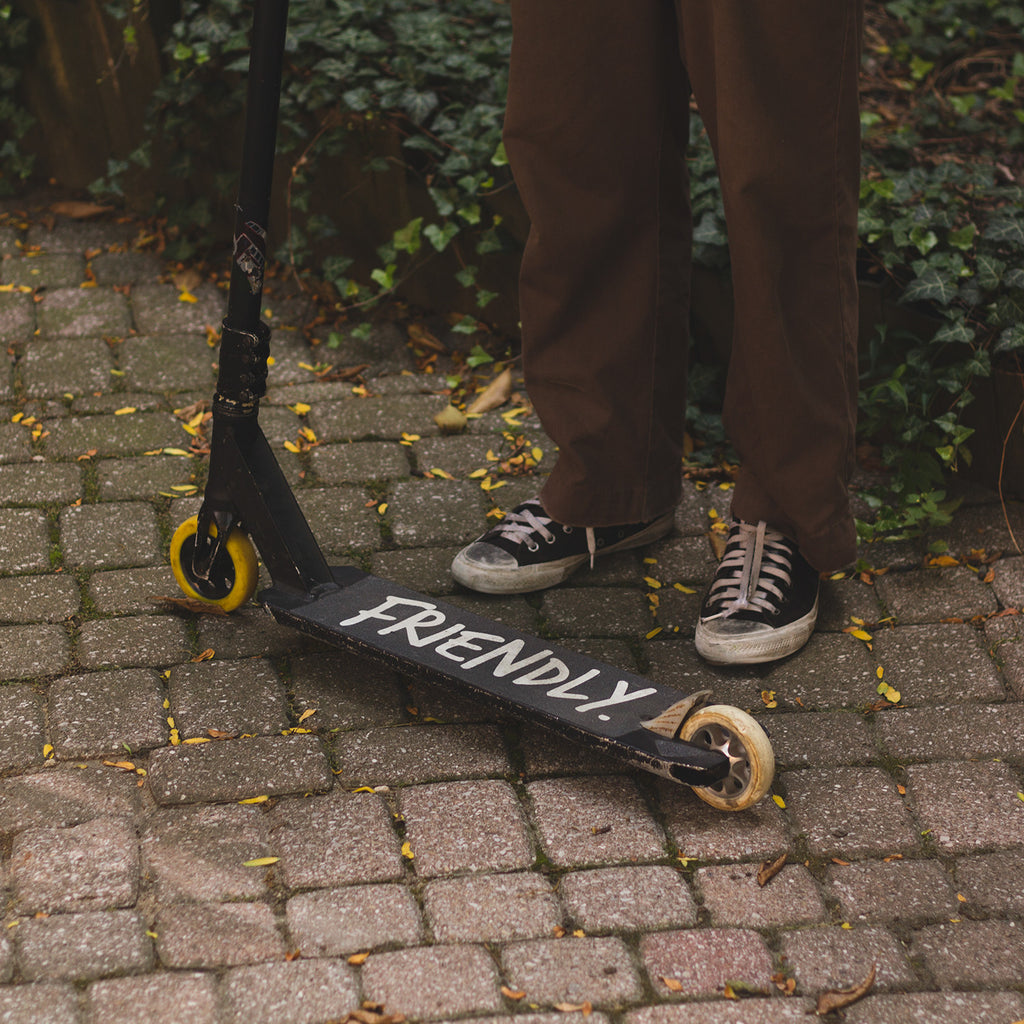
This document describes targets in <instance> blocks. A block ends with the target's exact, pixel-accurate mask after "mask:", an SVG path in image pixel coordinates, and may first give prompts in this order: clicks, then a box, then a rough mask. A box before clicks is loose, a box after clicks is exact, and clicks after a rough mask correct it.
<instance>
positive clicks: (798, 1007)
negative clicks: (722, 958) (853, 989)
mask: <svg viewBox="0 0 1024 1024" xmlns="http://www.w3.org/2000/svg"><path fill="white" fill-rule="evenodd" d="M813 1013H814V1004H813V1003H811V1002H809V1001H806V1000H803V999H787V1000H785V1001H784V1002H783V1001H782V1000H780V999H744V1000H743V1001H742V1002H741V1003H739V1004H737V1003H736V1002H724V1001H722V1000H714V1001H711V1002H708V1001H706V1000H702V1001H701V1002H699V1003H667V1004H663V1005H661V1006H645V1007H642V1008H641V1009H639V1010H633V1011H632V1012H630V1013H628V1014H626V1016H625V1018H624V1019H625V1021H626V1024H806V1022H807V1020H808V1019H809V1018H810V1016H811V1015H812V1014H813Z"/></svg>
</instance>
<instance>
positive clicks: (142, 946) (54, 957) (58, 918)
mask: <svg viewBox="0 0 1024 1024" xmlns="http://www.w3.org/2000/svg"><path fill="white" fill-rule="evenodd" d="M15 942H16V943H17V947H18V966H19V968H20V970H21V976H22V978H23V979H24V980H25V981H55V980H67V981H82V980H91V979H93V978H103V977H107V976H109V975H112V974H134V973H138V972H142V971H148V970H152V967H153V944H152V942H151V941H150V940H149V938H148V937H147V936H146V925H145V922H144V921H143V920H142V917H141V915H139V914H138V913H137V912H136V911H134V910H109V911H105V912H103V911H97V912H91V913H84V914H57V915H54V916H53V917H47V918H40V919H38V920H31V919H29V920H24V921H22V922H21V924H20V925H19V926H18V928H17V929H16V932H15Z"/></svg>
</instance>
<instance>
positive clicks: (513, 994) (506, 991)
mask: <svg viewBox="0 0 1024 1024" xmlns="http://www.w3.org/2000/svg"><path fill="white" fill-rule="evenodd" d="M351 962H352V961H351V960H350V961H349V963H351ZM501 994H502V995H503V996H504V997H505V998H506V999H516V1000H518V999H523V998H524V997H525V996H526V993H525V992H522V991H520V990H519V989H511V988H509V987H508V985H502V986H501Z"/></svg>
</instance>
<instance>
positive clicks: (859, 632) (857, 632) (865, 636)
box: [847, 629, 872, 643]
mask: <svg viewBox="0 0 1024 1024" xmlns="http://www.w3.org/2000/svg"><path fill="white" fill-rule="evenodd" d="M847 632H848V633H849V634H850V636H852V637H856V638H857V639H858V640H863V641H864V642H865V643H869V642H870V641H871V639H872V637H871V634H870V633H868V632H867V631H865V630H863V629H849V630H847Z"/></svg>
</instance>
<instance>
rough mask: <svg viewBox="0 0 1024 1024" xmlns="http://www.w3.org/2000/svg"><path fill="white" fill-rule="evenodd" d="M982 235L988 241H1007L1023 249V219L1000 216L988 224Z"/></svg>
mask: <svg viewBox="0 0 1024 1024" xmlns="http://www.w3.org/2000/svg"><path fill="white" fill-rule="evenodd" d="M983 237H984V238H987V239H988V240H989V241H990V242H1009V243H1010V244H1011V245H1014V246H1016V247H1017V248H1021V249H1024V221H1021V220H1015V219H1013V218H1011V217H1000V218H998V219H996V220H993V221H992V222H991V223H990V224H989V226H988V227H987V228H986V229H985V234H984V235H983Z"/></svg>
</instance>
